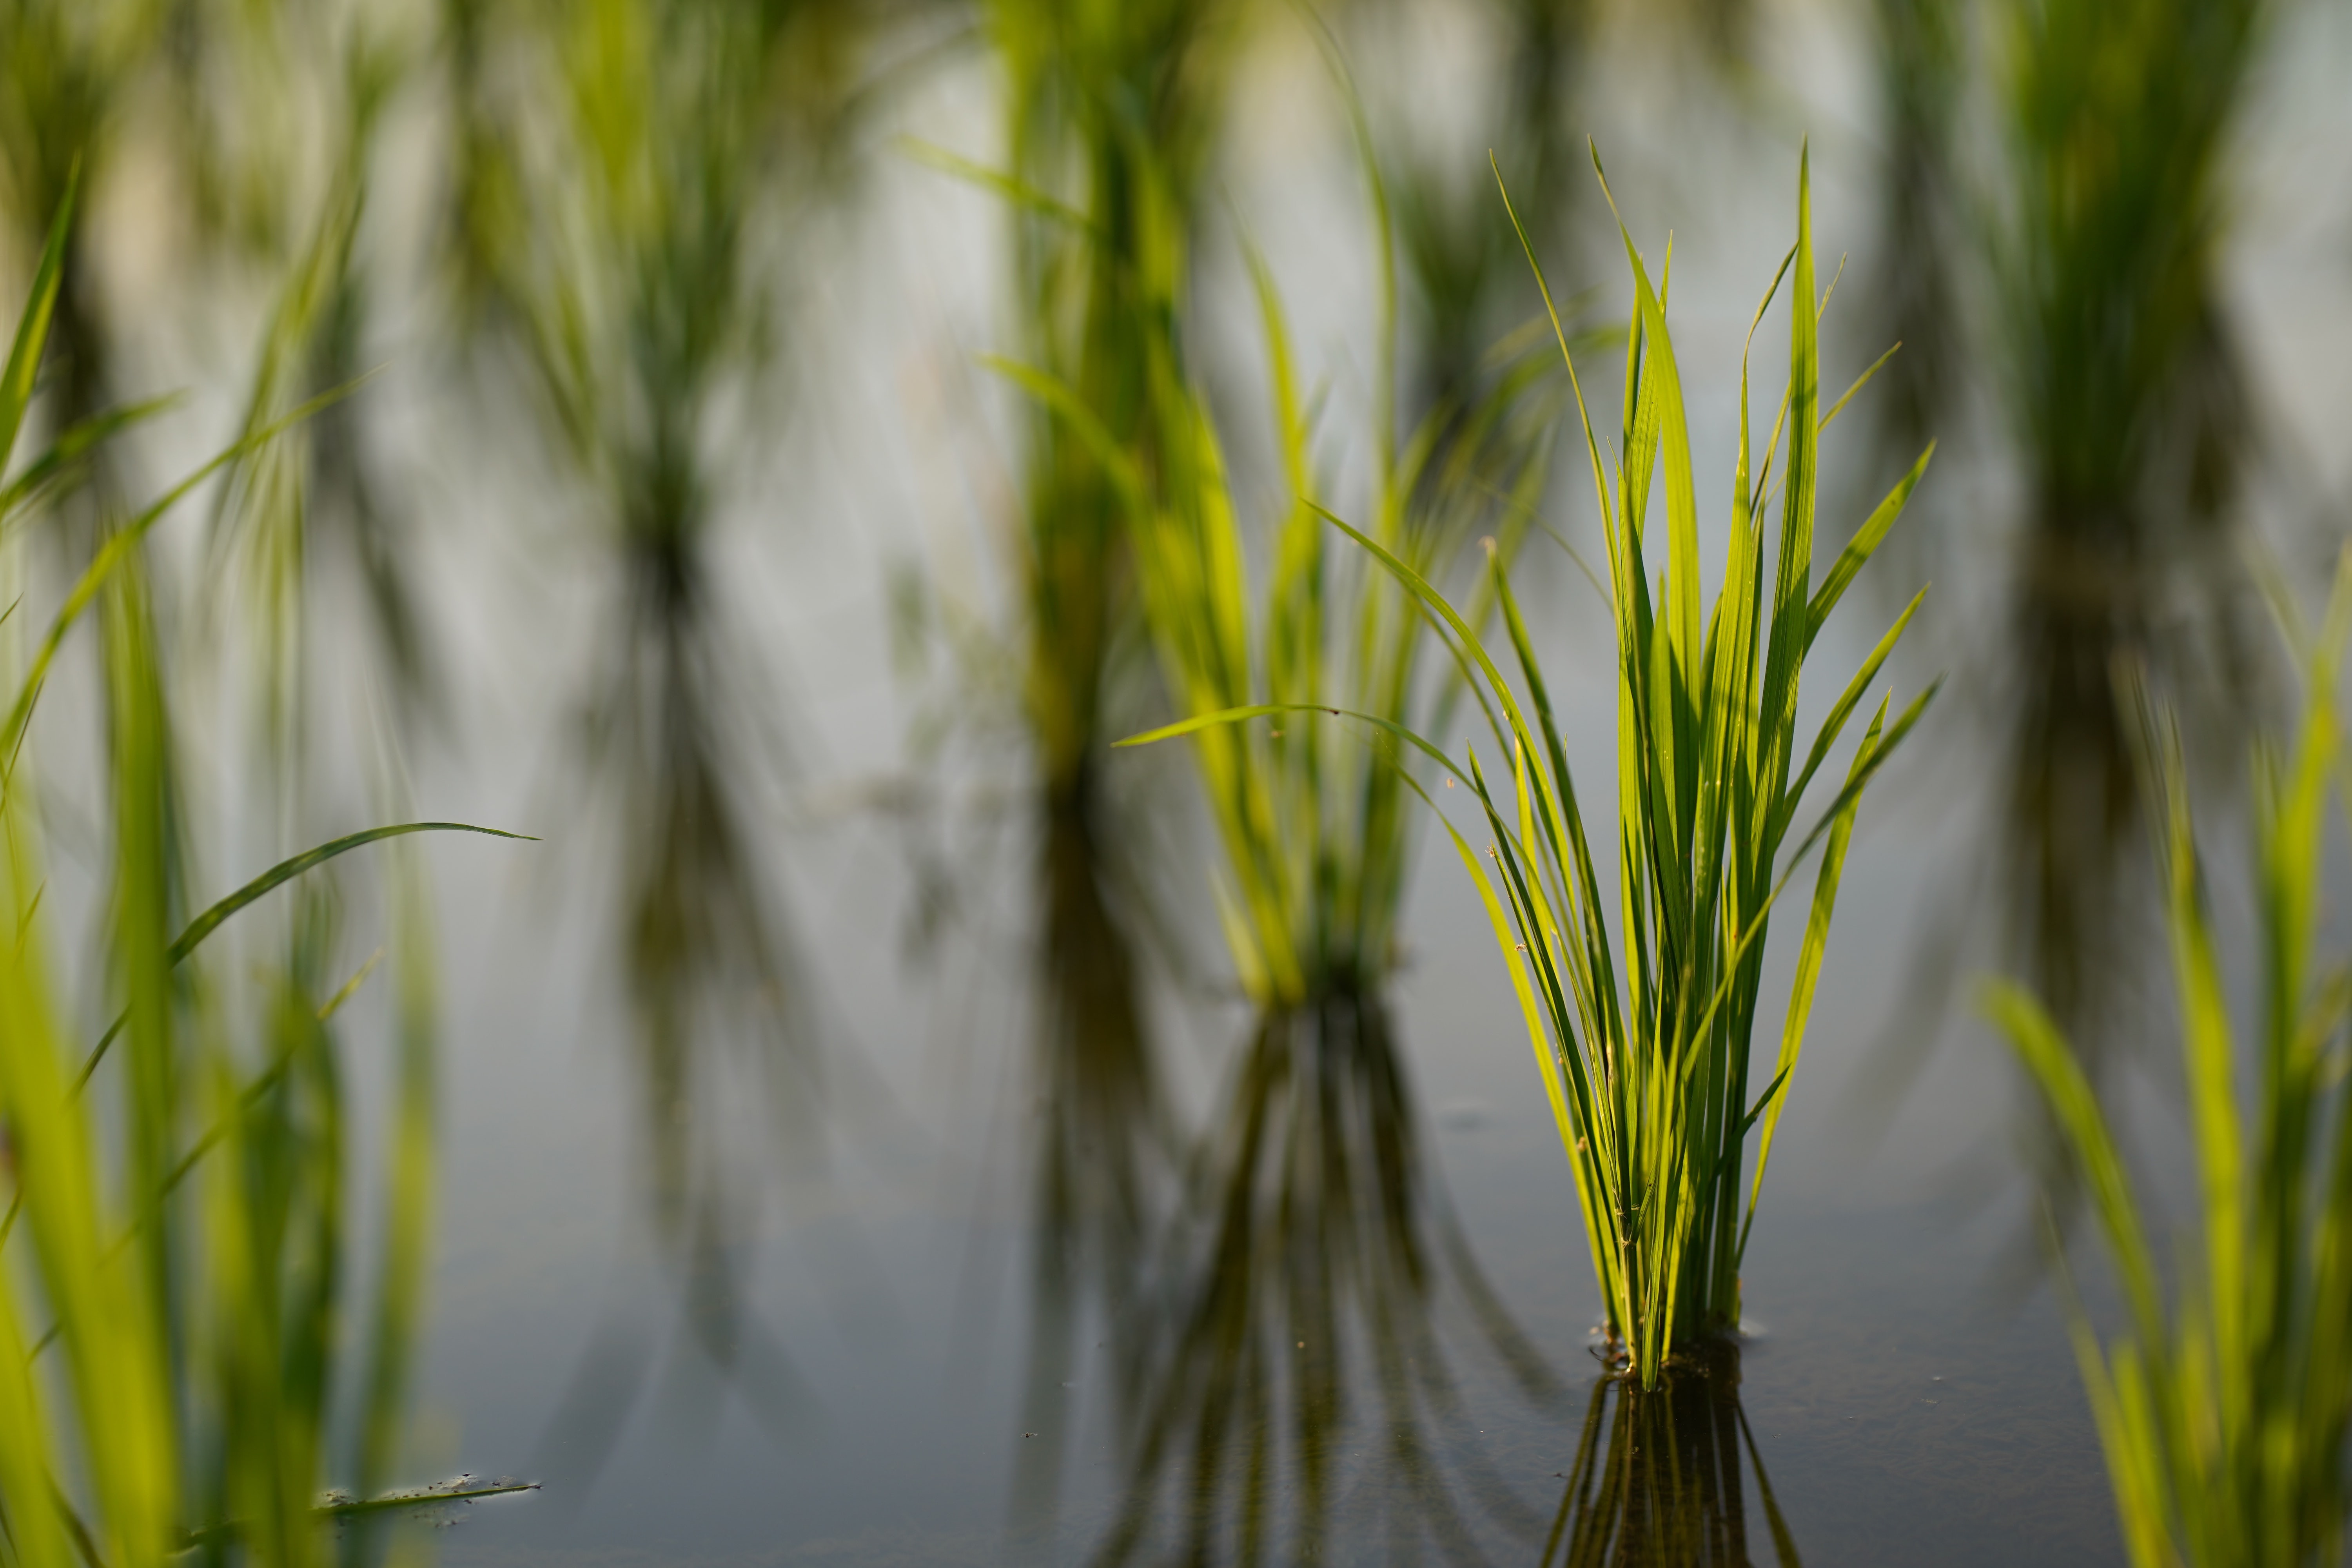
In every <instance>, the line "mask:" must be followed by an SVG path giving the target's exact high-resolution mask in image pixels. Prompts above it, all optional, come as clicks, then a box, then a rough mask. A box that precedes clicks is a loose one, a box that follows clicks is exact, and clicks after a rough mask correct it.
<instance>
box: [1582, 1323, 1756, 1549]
mask: <svg viewBox="0 0 2352 1568" xmlns="http://www.w3.org/2000/svg"><path fill="white" fill-rule="evenodd" d="M1743 1473H1744V1475H1745V1476H1746V1477H1747V1478H1748V1479H1752V1481H1753V1484H1754V1487H1755V1497H1756V1500H1757V1501H1758V1503H1759V1504H1760V1505H1761V1507H1762V1510H1763V1515H1764V1524H1765V1529H1766V1531H1767V1533H1768V1534H1769V1538H1770V1539H1769V1551H1770V1553H1771V1555H1770V1556H1769V1558H1768V1559H1767V1561H1768V1562H1770V1563H1776V1564H1779V1565H1780V1568H1797V1563H1798V1561H1799V1560H1798V1556H1797V1543H1796V1541H1795V1539H1794V1538H1793V1537H1792V1536H1791V1535H1790V1531H1789V1524H1788V1521H1787V1520H1785V1519H1783V1518H1782V1517H1781V1515H1780V1507H1779V1505H1778V1504H1777V1503H1775V1502H1774V1500H1773V1498H1772V1483H1771V1481H1770V1480H1769V1479H1768V1478H1767V1477H1766V1475H1765V1473H1764V1459H1763V1456H1762V1455H1760V1454H1759V1453H1758V1452H1757V1448H1756V1434H1755V1433H1754V1431H1752V1430H1751V1429H1750V1428H1749V1426H1748V1415H1747V1413H1746V1412H1745V1411H1743V1410H1742V1409H1741V1408H1740V1405H1739V1350H1738V1346H1736V1345H1727V1346H1721V1347H1718V1348H1717V1350H1716V1351H1715V1352H1714V1353H1713V1354H1712V1355H1711V1356H1710V1357H1709V1358H1708V1360H1707V1361H1706V1363H1703V1364H1697V1365H1683V1366H1680V1367H1677V1368H1676V1369H1675V1371H1673V1372H1672V1373H1669V1375H1668V1377H1667V1379H1666V1381H1665V1383H1664V1384H1663V1385H1662V1386H1660V1387H1659V1388H1658V1390H1657V1391H1656V1392H1655V1393H1653V1394H1644V1393H1643V1392H1642V1389H1641V1386H1640V1384H1637V1383H1634V1382H1633V1381H1631V1380H1629V1379H1626V1378H1622V1377H1609V1378H1602V1379H1601V1380H1600V1381H1599V1382H1597V1383H1595V1384H1593V1385H1592V1398H1591V1404H1590V1405H1587V1406H1586V1408H1585V1413H1584V1431H1583V1435H1582V1436H1580V1438H1579V1439H1578V1441H1577V1445H1576V1462H1575V1464H1574V1465H1572V1466H1571V1467H1570V1469H1569V1470H1568V1472H1567V1475H1566V1478H1565V1479H1567V1481H1568V1485H1567V1487H1566V1489H1563V1490H1562V1492H1561V1493H1560V1500H1559V1513H1558V1515H1557V1516H1556V1517H1555V1518H1554V1519H1553V1521H1552V1526H1551V1533H1550V1535H1549V1537H1548V1538H1547V1539H1546V1541H1545V1542H1544V1553H1543V1556H1542V1558H1541V1559H1540V1561H1541V1563H1542V1564H1543V1568H1604V1565H1605V1568H1652V1565H1655V1568H1748V1564H1750V1563H1754V1562H1755V1561H1756V1559H1755V1557H1753V1556H1752V1555H1751V1554H1750V1552H1749V1547H1748V1483H1747V1480H1744V1479H1743Z"/></svg>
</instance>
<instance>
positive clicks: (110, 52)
mask: <svg viewBox="0 0 2352 1568" xmlns="http://www.w3.org/2000/svg"><path fill="white" fill-rule="evenodd" d="M162 23H163V7H162V6H161V5H156V4H154V3H153V0H6V4H5V5H0V160H5V172H6V178H7V191H6V195H7V208H8V216H9V219H10V221H11V223H12V224H13V226H15V229H16V237H17V239H18V247H19V250H20V251H21V253H22V254H23V255H24V256H25V257H26V259H27V260H29V259H30V258H32V257H33V256H35V255H37V254H38V252H39V251H40V248H41V244H42V240H43V237H45V235H46V234H47V229H48V225H49V221H50V219H51V218H52V217H54V216H56V214H57V213H58V211H59V210H60V209H61V208H62V207H63V206H64V205H65V204H66V200H67V195H68V192H69V191H71V190H73V189H74V188H75V187H76V186H77V184H93V183H95V182H97V181H99V180H100V179H102V178H103V177H104V175H105V174H106V173H107V168H108V164H109V163H110V157H111V154H112V153H113V152H114V150H115V144H116V142H117V139H118V135H119V132H120V131H121V121H122V120H123V117H124V110H125V109H126V107H127V105H128V103H129V102H130V101H131V99H132V98H133V96H134V95H135V93H136V92H137V90H138V89H139V87H140V86H141V85H142V82H143V81H145V80H146V79H148V78H149V73H150V72H151V71H152V69H153V68H154V66H155V64H156V59H157V55H158V53H159V50H160V47H161V44H162V42H163V26H162ZM88 243H89V237H88V230H87V228H86V227H85V226H75V228H74V229H73V231H72V232H71V233H70V234H69V235H68V237H67V241H66V245H67V250H66V258H65V262H64V267H63V271H62V275H61V277H60V279H59V282H58V300H57V305H56V307H55V317H54V321H52V324H51V328H50V332H49V339H50V343H51V348H50V353H51V354H52V355H53V356H54V358H55V359H56V361H57V368H56V370H55V372H54V374H55V377H56V387H55V392H56V396H55V399H54V401H55V403H56V405H57V418H58V425H59V427H60V428H63V427H65V426H74V425H79V424H81V423H83V422H84V421H86V420H89V419H91V418H94V417H96V416H98V415H99V414H100V413H101V412H102V411H104V410H105V409H107V408H109V407H110V406H111V405H113V403H114V395H113V392H112V390H111V384H112V380H113V374H112V363H113V351H114V343H113V336H114V333H113V327H114V323H113V322H112V321H110V320H109V319H108V309H107V304H108V302H107V301H106V300H105V299H104V298H103V293H102V290H101V289H100V283H99V273H98V268H97V266H96V264H95V261H94V258H91V257H90V256H89V254H88V250H87V247H88Z"/></svg>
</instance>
